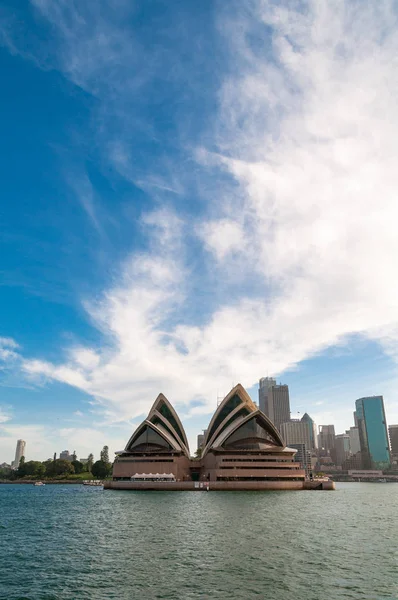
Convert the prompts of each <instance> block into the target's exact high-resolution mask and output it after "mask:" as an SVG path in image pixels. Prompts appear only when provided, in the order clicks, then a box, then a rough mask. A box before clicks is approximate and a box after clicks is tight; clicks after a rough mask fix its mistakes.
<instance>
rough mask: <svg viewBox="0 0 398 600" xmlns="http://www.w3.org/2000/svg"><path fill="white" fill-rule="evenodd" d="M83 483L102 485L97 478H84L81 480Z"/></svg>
mask: <svg viewBox="0 0 398 600" xmlns="http://www.w3.org/2000/svg"><path fill="white" fill-rule="evenodd" d="M83 485H90V486H95V487H98V486H101V485H104V484H103V482H102V481H100V480H99V479H85V480H84V481H83Z"/></svg>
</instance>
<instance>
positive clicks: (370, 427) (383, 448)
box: [355, 396, 391, 469]
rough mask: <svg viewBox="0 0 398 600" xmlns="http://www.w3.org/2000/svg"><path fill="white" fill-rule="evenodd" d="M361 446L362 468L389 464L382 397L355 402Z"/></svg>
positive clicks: (360, 399)
mask: <svg viewBox="0 0 398 600" xmlns="http://www.w3.org/2000/svg"><path fill="white" fill-rule="evenodd" d="M355 408H356V413H357V419H358V429H359V441H360V445H361V454H362V467H363V468H364V469H373V468H375V467H379V468H386V467H388V466H389V465H390V464H391V458H390V450H389V443H388V435H387V425H386V416H385V412H384V401H383V396H370V397H366V398H359V399H358V400H357V401H356V402H355Z"/></svg>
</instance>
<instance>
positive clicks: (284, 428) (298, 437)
mask: <svg viewBox="0 0 398 600" xmlns="http://www.w3.org/2000/svg"><path fill="white" fill-rule="evenodd" d="M264 379H266V380H268V379H269V380H270V383H271V384H274V383H276V380H275V378H269V377H268V376H267V378H260V380H259V386H258V389H257V396H259V392H260V390H261V381H262V380H263V381H264ZM277 385H278V386H280V385H282V386H283V385H285V384H282V383H281V382H279V383H278V384H277ZM369 398H382V396H378V395H374V396H370V397H367V399H369ZM252 400H253V398H252ZM258 400H259V398H258V397H257V402H256V400H253V402H255V403H256V404H257V405H259V403H258ZM360 400H363V398H362V399H359V400H358V399H356V400H355V401H354V403H353V406H354V408H355V407H356V405H357V403H358V402H359V401H360ZM217 405H218V400H217V403H216V406H217ZM260 410H261V407H260ZM348 412H350V411H348ZM383 414H384V413H383ZM356 415H357V413H356V411H354V412H352V411H351V416H352V423H351V424H350V425H349V427H348V428H346V429H345V430H344V431H342V432H339V431H338V430H337V431H336V428H335V425H334V423H315V421H314V419H312V417H311V415H309V414H308V413H307V412H305V413H304V414H303V415H302V416H301V418H298V419H297V418H294V416H292V417H291V418H290V420H289V421H287V422H285V423H282V424H281V427H280V428H279V429H280V431H281V433H282V436H283V437H284V438H285V440H286V442H287V445H290V442H289V439H291V440H293V441H292V442H291V444H292V447H295V445H296V444H297V443H299V444H300V443H302V442H303V441H304V438H305V444H306V446H307V450H308V451H313V450H316V449H318V450H320V446H319V448H318V445H319V444H320V443H321V442H320V439H322V438H320V436H321V435H322V434H321V432H320V430H321V428H323V431H324V432H325V431H326V436H327V439H329V437H330V435H332V437H333V440H337V439H338V438H343V437H346V438H348V439H349V446H350V450H351V451H352V453H353V454H355V453H356V452H359V450H360V447H359V443H360V442H359V433H358V427H357V426H356V423H357V417H356ZM385 418H386V439H387V440H388V443H389V446H390V448H391V452H393V448H392V444H391V442H390V440H391V432H393V431H394V432H395V428H398V425H397V424H394V423H390V422H389V421H388V416H385ZM207 425H208V423H207ZM303 426H306V427H308V432H307V433H306V434H305V435H303ZM295 428H296V429H297V432H295ZM314 428H315V429H314ZM202 431H203V432H205V431H206V429H203V430H202ZM290 431H291V433H290V434H289V432H290ZM315 432H316V439H315V437H314V434H315ZM330 432H331V433H330ZM395 436H396V434H395ZM204 437H205V434H204V433H198V432H196V434H195V435H193V436H192V437H189V446H190V449H191V454H192V455H193V454H195V451H196V449H197V448H199V439H200V438H204ZM396 437H398V436H396ZM394 439H395V438H394ZM21 441H23V440H18V442H17V451H18V444H19V442H21ZM23 443H24V448H25V447H26V441H23ZM329 443H330V440H329V442H327V443H326V446H325V447H326V448H327V449H329V447H330V446H329ZM395 443H396V442H395ZM334 444H335V442H333V444H332V446H333V447H334ZM122 447H124V445H121V446H120V448H119V450H120V449H122ZM115 451H116V450H115ZM74 452H75V451H73V453H74ZM90 453H92V449H90V450H89V452H88V454H90ZM64 454H65V456H63V455H64ZM69 454H70V453H69V450H63V451H60V458H66V455H68V457H67V460H70V456H72V454H70V456H69ZM77 454H78V455H79V453H78V452H77ZM81 455H83V454H81ZM1 458H2V457H1V456H0V461H1ZM25 458H26V457H25ZM34 458H35V459H40V460H44V459H43V457H42V456H40V457H39V456H38V455H37V454H35V455H34ZM28 460H32V457H28ZM84 460H85V459H84ZM5 462H6V461H5ZM10 463H11V464H14V461H10Z"/></svg>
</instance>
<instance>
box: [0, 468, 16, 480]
mask: <svg viewBox="0 0 398 600" xmlns="http://www.w3.org/2000/svg"><path fill="white" fill-rule="evenodd" d="M0 479H15V471H13V470H12V469H11V467H2V468H1V469H0Z"/></svg>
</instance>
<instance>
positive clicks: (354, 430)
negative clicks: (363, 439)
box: [346, 427, 361, 454]
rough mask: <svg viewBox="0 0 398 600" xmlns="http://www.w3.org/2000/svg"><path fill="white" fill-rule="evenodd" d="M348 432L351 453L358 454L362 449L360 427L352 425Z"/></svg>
mask: <svg viewBox="0 0 398 600" xmlns="http://www.w3.org/2000/svg"><path fill="white" fill-rule="evenodd" d="M346 433H347V434H348V435H349V436H350V452H351V454H357V453H358V452H360V451H361V445H360V443H359V429H358V427H350V428H349V429H347V431H346Z"/></svg>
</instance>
